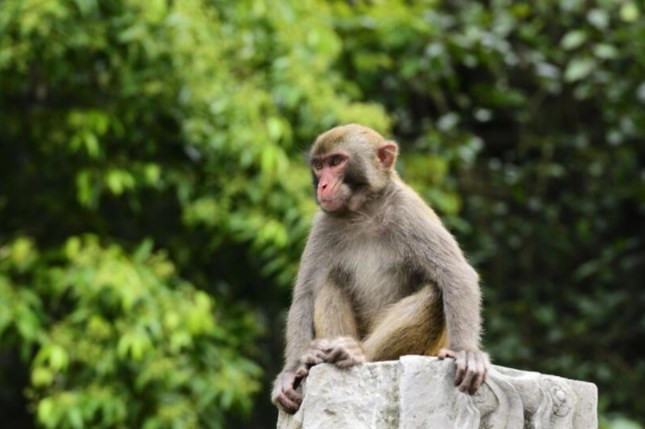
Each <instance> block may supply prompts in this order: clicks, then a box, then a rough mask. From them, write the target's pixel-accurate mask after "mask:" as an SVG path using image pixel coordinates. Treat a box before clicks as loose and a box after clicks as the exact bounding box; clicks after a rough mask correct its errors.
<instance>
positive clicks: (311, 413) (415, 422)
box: [278, 356, 598, 429]
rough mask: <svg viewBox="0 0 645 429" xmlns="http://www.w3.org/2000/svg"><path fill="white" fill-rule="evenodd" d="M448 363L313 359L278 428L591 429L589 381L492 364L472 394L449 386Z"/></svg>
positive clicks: (593, 403) (593, 399)
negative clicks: (295, 403)
mask: <svg viewBox="0 0 645 429" xmlns="http://www.w3.org/2000/svg"><path fill="white" fill-rule="evenodd" d="M454 373H455V365H454V362H453V361H451V360H445V361H440V360H438V359H437V358H433V357H427V356H403V357H402V358H401V359H400V360H398V361H390V362H375V363H368V364H364V365H359V366H356V367H353V368H351V369H349V370H340V369H337V368H336V367H334V366H332V365H327V364H324V365H317V366H316V367H314V368H313V369H312V370H311V373H310V374H309V377H308V378H307V381H306V385H305V386H304V389H305V395H304V400H303V402H302V406H301V407H300V410H299V411H298V412H297V413H296V414H295V415H293V416H290V415H288V414H285V413H283V412H280V416H279V418H278V429H323V428H324V429H335V428H338V429H344V428H347V429H363V428H364V429H368V428H369V429H395V428H401V429H417V428H418V429H421V428H423V429H426V428H431V429H432V428H437V429H449V428H454V429H478V428H481V429H484V428H485V429H519V428H526V429H570V428H571V429H594V428H597V427H598V420H597V416H596V407H597V398H598V391H597V388H596V386H595V385H594V384H592V383H587V382H583V381H574V380H568V379H565V378H561V377H556V376H553V375H544V374H540V373H537V372H528V371H519V370H515V369H510V368H504V367H501V366H493V368H492V369H491V372H490V373H489V375H488V380H487V382H486V383H485V384H484V385H483V386H482V387H481V388H480V389H479V391H478V392H477V394H475V395H472V396H471V395H467V394H464V393H460V392H459V391H458V390H457V389H456V387H455V386H454V381H453V380H454Z"/></svg>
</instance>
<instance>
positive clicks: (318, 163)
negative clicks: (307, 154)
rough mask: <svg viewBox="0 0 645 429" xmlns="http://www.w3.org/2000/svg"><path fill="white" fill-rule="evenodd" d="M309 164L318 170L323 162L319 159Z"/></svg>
mask: <svg viewBox="0 0 645 429" xmlns="http://www.w3.org/2000/svg"><path fill="white" fill-rule="evenodd" d="M311 166H312V167H313V168H314V170H320V169H321V168H323V164H322V162H320V161H314V162H312V163H311Z"/></svg>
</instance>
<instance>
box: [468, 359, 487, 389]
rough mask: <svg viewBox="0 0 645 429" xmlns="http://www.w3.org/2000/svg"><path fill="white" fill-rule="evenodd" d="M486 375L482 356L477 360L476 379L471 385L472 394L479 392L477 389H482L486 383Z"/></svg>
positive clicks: (474, 378)
mask: <svg viewBox="0 0 645 429" xmlns="http://www.w3.org/2000/svg"><path fill="white" fill-rule="evenodd" d="M484 375H485V368H484V361H483V359H482V358H481V356H478V357H476V358H475V377H473V381H472V383H471V385H470V390H469V391H470V394H471V395H472V394H474V393H475V392H477V389H479V388H480V387H481V385H482V384H483V383H484Z"/></svg>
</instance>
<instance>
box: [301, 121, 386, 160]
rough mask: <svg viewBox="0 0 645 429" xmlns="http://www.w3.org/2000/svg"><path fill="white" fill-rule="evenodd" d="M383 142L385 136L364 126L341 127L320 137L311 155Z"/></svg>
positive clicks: (315, 142) (348, 125)
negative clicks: (339, 148) (341, 147)
mask: <svg viewBox="0 0 645 429" xmlns="http://www.w3.org/2000/svg"><path fill="white" fill-rule="evenodd" d="M383 140H384V139H383V136H381V135H380V134H379V133H377V132H376V131H374V130H373V129H371V128H369V127H366V126H364V125H359V124H347V125H340V126H338V127H334V128H332V129H330V130H328V131H325V132H324V133H322V134H321V135H319V136H318V138H316V141H314V144H313V146H312V148H311V151H310V155H311V156H318V155H322V154H325V153H328V152H331V151H332V150H333V149H336V148H338V147H340V146H344V147H345V146H352V145H360V146H365V145H371V146H376V145H377V144H378V143H379V142H381V141H383Z"/></svg>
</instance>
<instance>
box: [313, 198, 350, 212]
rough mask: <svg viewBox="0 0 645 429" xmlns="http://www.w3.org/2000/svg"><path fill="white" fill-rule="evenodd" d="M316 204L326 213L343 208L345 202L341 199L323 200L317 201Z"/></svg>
mask: <svg viewBox="0 0 645 429" xmlns="http://www.w3.org/2000/svg"><path fill="white" fill-rule="evenodd" d="M318 204H320V208H321V209H323V210H324V211H326V212H335V211H338V210H340V209H342V208H343V207H345V200H344V199H342V198H325V199H321V200H319V201H318Z"/></svg>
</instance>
